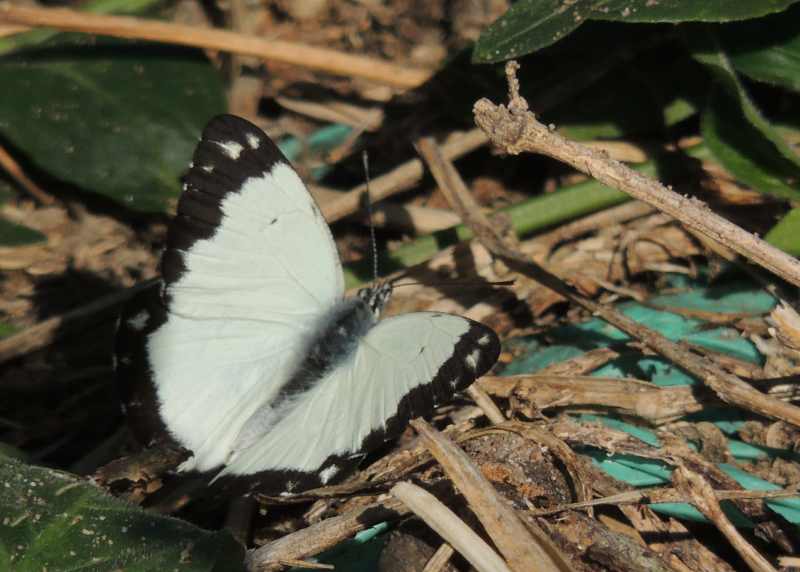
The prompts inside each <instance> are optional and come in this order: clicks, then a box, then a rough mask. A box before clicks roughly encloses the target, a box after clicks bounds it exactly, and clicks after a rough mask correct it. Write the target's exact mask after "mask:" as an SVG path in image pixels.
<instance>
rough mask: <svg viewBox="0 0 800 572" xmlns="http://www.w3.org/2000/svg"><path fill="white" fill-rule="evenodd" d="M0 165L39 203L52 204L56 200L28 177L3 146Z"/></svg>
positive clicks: (0, 153) (0, 149) (0, 150)
mask: <svg viewBox="0 0 800 572" xmlns="http://www.w3.org/2000/svg"><path fill="white" fill-rule="evenodd" d="M0 167H2V168H3V170H4V171H5V172H6V173H8V174H9V175H10V176H11V178H12V179H14V180H15V181H16V182H17V183H18V184H19V186H20V187H22V188H23V189H25V190H26V191H27V192H28V194H29V195H31V196H32V197H33V198H34V199H36V201H37V202H38V203H39V204H42V205H52V204H53V203H55V202H56V199H55V198H54V197H53V196H52V195H51V194H49V193H48V192H47V191H45V190H44V189H42V188H41V187H40V186H39V185H37V184H36V183H34V182H33V181H32V180H31V179H29V178H28V176H27V175H26V174H25V171H23V170H22V167H20V165H19V163H17V162H16V161H15V160H14V158H13V157H12V156H11V155H9V154H8V151H6V150H5V148H3V147H0Z"/></svg>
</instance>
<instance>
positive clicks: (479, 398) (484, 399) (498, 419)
mask: <svg viewBox="0 0 800 572" xmlns="http://www.w3.org/2000/svg"><path fill="white" fill-rule="evenodd" d="M467 394H468V395H469V396H470V397H471V398H472V400H473V401H474V402H475V403H476V405H477V406H478V407H480V408H481V411H483V413H484V415H486V418H487V419H489V421H491V422H492V423H493V424H495V425H497V424H499V423H503V422H504V421H505V420H506V417H505V415H503V412H502V411H500V408H499V407H497V405H496V404H495V402H494V401H492V398H491V397H489V395H488V394H487V393H486V392H485V391H483V389H481V388H480V386H479V385H478V384H477V383H473V384H472V385H470V386H469V387H468V388H467Z"/></svg>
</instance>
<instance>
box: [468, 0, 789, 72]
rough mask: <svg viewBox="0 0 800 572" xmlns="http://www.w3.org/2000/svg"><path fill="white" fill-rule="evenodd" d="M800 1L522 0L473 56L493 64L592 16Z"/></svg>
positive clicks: (671, 15) (681, 13)
mask: <svg viewBox="0 0 800 572" xmlns="http://www.w3.org/2000/svg"><path fill="white" fill-rule="evenodd" d="M795 2H797V0H716V1H713V2H698V1H697V0H659V1H658V2H654V1H653V0H576V1H574V2H562V1H561V0H519V2H516V3H514V4H513V5H512V6H511V8H510V9H509V10H508V11H507V12H506V13H505V14H503V16H501V17H500V18H499V19H498V20H497V21H495V22H494V23H493V24H492V25H491V26H489V27H488V28H487V29H486V30H485V31H484V32H483V33H482V34H481V37H480V38H479V39H478V43H477V44H476V46H475V52H474V55H473V58H474V60H475V61H477V62H481V63H490V62H498V61H502V60H507V59H510V58H516V57H519V56H523V55H525V54H528V53H531V52H535V51H537V50H540V49H542V48H544V47H547V46H549V45H551V44H553V43H555V42H557V41H558V40H560V39H561V38H563V37H565V36H567V35H568V34H569V33H571V32H572V31H573V30H575V29H576V28H578V27H579V26H580V25H581V24H583V23H584V22H586V21H587V20H611V21H619V22H637V23H665V22H670V23H678V22H731V21H736V20H746V19H749V18H758V17H761V16H766V15H768V14H774V13H777V12H781V11H782V10H785V9H786V8H788V7H789V6H791V5H792V4H794V3H795Z"/></svg>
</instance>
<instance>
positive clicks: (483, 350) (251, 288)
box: [116, 115, 500, 494]
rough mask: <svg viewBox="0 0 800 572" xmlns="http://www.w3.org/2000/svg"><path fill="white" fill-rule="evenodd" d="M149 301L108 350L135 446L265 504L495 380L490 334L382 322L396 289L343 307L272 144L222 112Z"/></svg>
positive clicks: (315, 220) (337, 471)
mask: <svg viewBox="0 0 800 572" xmlns="http://www.w3.org/2000/svg"><path fill="white" fill-rule="evenodd" d="M160 264H161V268H160V269H161V276H162V282H161V285H160V288H151V289H149V290H145V291H144V292H143V293H142V294H140V295H138V296H137V297H136V298H134V299H133V301H132V302H131V303H129V304H128V305H127V306H126V307H125V309H124V310H123V313H122V315H121V318H120V323H119V328H118V331H117V337H116V370H117V378H118V382H119V383H118V385H119V389H120V394H121V398H122V402H123V408H124V409H125V411H126V414H127V416H128V419H129V422H130V426H131V428H132V430H133V432H134V435H136V436H137V437H138V438H139V439H140V440H141V441H143V442H144V443H145V444H152V443H154V442H156V441H159V440H166V441H169V442H171V443H173V444H177V445H179V446H181V447H183V448H185V449H187V450H189V451H190V452H191V455H192V456H191V457H190V458H189V459H188V460H187V461H186V462H184V463H183V464H182V465H180V466H179V467H178V471H179V472H188V471H199V472H202V473H210V474H214V475H215V478H238V479H246V480H247V482H248V483H251V485H250V487H251V488H253V489H255V488H257V489H258V490H259V491H260V492H263V493H265V494H285V493H296V492H300V491H303V490H307V489H310V488H315V487H319V486H322V485H327V484H333V483H335V482H338V481H340V480H341V479H343V478H345V477H346V476H348V475H349V474H351V473H352V472H353V471H354V470H355V469H356V468H357V466H358V464H359V463H360V462H361V460H362V459H363V458H364V456H365V455H366V454H367V453H368V452H370V451H372V450H374V449H375V448H377V447H379V446H381V445H382V444H383V443H384V442H385V441H386V440H389V439H392V438H395V437H397V436H398V435H399V434H400V433H401V432H402V431H403V429H404V428H405V427H406V425H407V423H408V420H409V419H412V418H415V417H418V416H426V415H430V414H431V412H432V411H433V409H434V408H435V407H436V406H437V405H438V404H440V403H443V402H446V401H449V400H450V399H452V396H453V394H454V393H456V392H458V391H460V390H463V389H465V388H466V387H467V386H469V385H470V384H471V383H473V382H474V381H475V379H476V378H478V377H479V376H481V375H483V374H484V373H486V372H487V371H488V370H489V368H491V367H492V366H493V365H494V363H495V361H496V360H497V357H498V355H499V352H500V343H499V340H498V338H497V335H496V334H495V332H494V331H493V330H492V329H491V328H489V327H487V326H485V325H482V324H480V323H478V322H474V321H472V320H469V319H467V318H463V317H460V316H455V315H451V314H443V313H438V312H413V313H407V314H401V315H397V316H392V317H388V318H384V319H379V318H380V314H381V311H382V309H383V308H384V306H385V304H386V303H387V301H388V300H389V297H390V295H391V292H392V285H391V283H388V282H383V283H380V284H377V285H375V286H371V287H367V288H364V289H362V290H360V291H359V292H358V294H357V295H356V296H352V297H350V298H345V296H344V292H345V287H344V277H343V273H342V265H341V262H340V260H339V256H338V253H337V250H336V245H335V243H334V240H333V236H332V235H331V231H330V229H329V227H328V225H327V223H326V221H325V219H324V218H323V216H322V213H321V212H320V209H319V208H318V206H317V204H316V203H315V201H314V199H313V198H312V196H311V194H310V193H309V192H308V190H307V189H306V187H305V185H304V184H303V182H302V181H301V179H300V177H299V176H298V175H297V173H296V172H295V171H294V169H293V168H292V167H291V166H290V164H289V162H288V161H287V159H286V158H285V157H284V156H283V154H282V153H281V152H280V150H279V149H278V148H277V146H276V145H275V144H274V143H273V142H272V141H271V140H270V139H269V137H268V136H267V135H266V134H265V133H264V132H263V131H262V130H261V129H259V128H258V127H256V126H255V125H253V124H252V123H250V122H249V121H247V120H245V119H242V118H240V117H236V116H233V115H220V116H217V117H215V118H213V119H212V120H211V121H210V122H209V123H208V125H207V126H206V127H205V129H204V130H203V134H202V138H201V140H200V142H199V144H198V145H197V148H196V150H195V152H194V156H193V160H192V163H191V165H190V168H189V171H188V172H187V174H186V176H185V179H184V186H183V192H182V193H181V196H180V198H179V201H178V208H177V214H176V216H175V218H174V220H173V221H172V222H171V224H170V225H169V227H168V231H167V239H166V246H165V249H164V252H163V254H162V256H161V262H160Z"/></svg>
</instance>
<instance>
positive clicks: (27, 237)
mask: <svg viewBox="0 0 800 572" xmlns="http://www.w3.org/2000/svg"><path fill="white" fill-rule="evenodd" d="M12 197H14V192H13V191H12V190H11V185H9V184H8V183H6V182H5V181H1V180H0V206H2V205H3V203H5V202H7V201H9V200H10V199H11V198H12ZM45 240H47V237H46V236H45V235H43V234H42V233H41V232H39V231H38V230H33V229H32V228H28V227H27V226H22V225H21V224H17V223H15V222H11V221H10V220H6V219H5V218H3V215H2V214H0V247H2V246H23V245H26V244H35V243H37V242H43V241H45ZM9 327H10V326H9ZM9 333H10V332H8V331H5V332H4V330H3V324H0V337H2V336H3V335H8V334H9Z"/></svg>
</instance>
